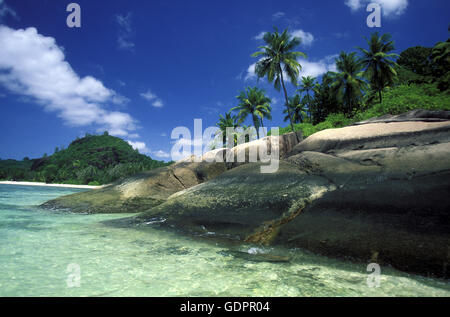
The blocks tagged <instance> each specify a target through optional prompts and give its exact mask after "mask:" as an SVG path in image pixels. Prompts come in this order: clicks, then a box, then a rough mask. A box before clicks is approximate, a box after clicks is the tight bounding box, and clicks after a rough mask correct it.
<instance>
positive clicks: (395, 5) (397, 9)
mask: <svg viewBox="0 0 450 317" xmlns="http://www.w3.org/2000/svg"><path fill="white" fill-rule="evenodd" d="M369 3H378V4H380V5H381V7H382V11H383V15H384V16H386V17H388V16H400V15H402V14H403V13H404V12H405V11H406V9H407V7H408V0H345V4H346V5H347V6H348V7H349V8H350V9H351V10H352V11H358V10H360V9H361V8H366V6H367V4H369Z"/></svg>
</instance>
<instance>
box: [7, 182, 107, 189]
mask: <svg viewBox="0 0 450 317" xmlns="http://www.w3.org/2000/svg"><path fill="white" fill-rule="evenodd" d="M0 185H20V186H47V187H67V188H86V189H98V188H102V187H103V186H89V185H70V184H46V183H37V182H13V181H0Z"/></svg>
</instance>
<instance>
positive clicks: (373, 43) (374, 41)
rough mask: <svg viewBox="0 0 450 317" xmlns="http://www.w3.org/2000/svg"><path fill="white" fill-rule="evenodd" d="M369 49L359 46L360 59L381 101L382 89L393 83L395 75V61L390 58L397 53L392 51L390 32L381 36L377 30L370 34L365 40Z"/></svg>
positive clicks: (392, 43) (396, 55) (392, 44)
mask: <svg viewBox="0 0 450 317" xmlns="http://www.w3.org/2000/svg"><path fill="white" fill-rule="evenodd" d="M367 44H369V49H368V50H366V49H363V48H359V50H360V51H361V52H362V60H361V63H362V64H363V66H364V68H365V71H364V74H365V76H366V78H367V79H368V80H369V82H370V84H371V86H372V89H373V90H374V91H378V95H379V98H380V103H381V102H382V101H383V97H382V95H381V93H382V91H383V89H384V88H385V87H387V86H390V85H393V84H394V78H395V77H396V76H397V72H396V70H395V67H396V66H398V65H397V63H396V62H395V61H393V60H391V59H392V58H394V57H398V56H399V55H398V54H395V53H389V52H392V51H393V50H394V49H395V47H394V42H393V41H392V40H391V35H390V34H383V35H382V36H381V37H380V36H379V35H378V32H375V33H373V34H372V36H371V38H370V40H367Z"/></svg>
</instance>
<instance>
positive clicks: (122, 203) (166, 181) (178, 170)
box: [42, 133, 298, 213]
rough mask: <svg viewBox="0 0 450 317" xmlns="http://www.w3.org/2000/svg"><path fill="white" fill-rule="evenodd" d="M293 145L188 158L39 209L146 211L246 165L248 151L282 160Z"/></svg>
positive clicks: (269, 141) (262, 143)
mask: <svg viewBox="0 0 450 317" xmlns="http://www.w3.org/2000/svg"><path fill="white" fill-rule="evenodd" d="M297 143H298V142H297V140H296V137H295V135H294V134H293V133H290V134H287V135H282V136H278V137H266V138H264V139H261V140H256V141H253V142H250V143H246V144H244V145H240V146H238V147H236V148H233V149H230V150H226V149H219V150H214V151H211V152H208V153H205V154H204V155H203V157H201V158H195V157H194V156H192V157H188V158H185V159H183V160H180V161H179V162H176V163H174V164H173V165H171V166H168V167H163V168H158V169H155V170H151V171H147V172H143V173H140V174H137V175H134V176H132V177H128V178H125V179H122V180H119V181H117V182H115V183H114V184H111V185H108V186H105V187H103V188H101V189H96V190H92V191H87V192H82V193H77V194H73V195H68V196H63V197H59V198H57V199H54V200H51V201H48V202H46V203H44V204H43V205H42V207H44V208H49V209H58V210H67V211H70V212H77V213H137V212H142V211H146V210H148V209H150V208H152V207H155V206H158V205H160V204H161V203H163V202H165V201H166V200H167V198H168V197H169V196H170V195H172V194H174V193H177V192H179V191H183V190H185V189H188V188H191V187H193V186H196V185H198V184H201V183H203V182H206V181H208V180H211V179H213V178H215V177H217V176H219V175H220V174H222V173H224V172H225V171H227V170H230V169H232V168H235V167H236V166H238V165H241V164H246V163H248V162H249V160H248V151H249V149H252V151H253V150H256V152H258V151H259V149H260V148H263V147H264V149H267V150H268V152H269V154H272V152H273V151H274V149H275V147H276V149H277V151H278V153H279V155H278V156H277V157H276V159H279V158H280V157H284V156H286V155H287V153H289V152H290V151H291V150H292V149H293V148H294V146H295V145H296V144H297ZM227 151H229V152H230V153H236V157H235V158H234V160H233V161H232V162H228V163H227V162H225V160H224V155H226V152H227ZM241 151H244V152H246V153H247V156H246V158H247V159H246V160H245V161H244V162H241V163H236V162H235V161H237V153H240V152H241ZM274 153H275V152H274ZM244 154H245V153H244ZM258 160H259V157H258ZM197 161H198V162H197Z"/></svg>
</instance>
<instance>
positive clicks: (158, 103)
mask: <svg viewBox="0 0 450 317" xmlns="http://www.w3.org/2000/svg"><path fill="white" fill-rule="evenodd" d="M152 106H153V107H156V108H162V107H164V103H163V102H162V100H161V99H157V100H155V101H154V102H153V103H152Z"/></svg>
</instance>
